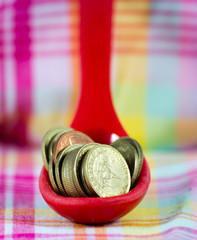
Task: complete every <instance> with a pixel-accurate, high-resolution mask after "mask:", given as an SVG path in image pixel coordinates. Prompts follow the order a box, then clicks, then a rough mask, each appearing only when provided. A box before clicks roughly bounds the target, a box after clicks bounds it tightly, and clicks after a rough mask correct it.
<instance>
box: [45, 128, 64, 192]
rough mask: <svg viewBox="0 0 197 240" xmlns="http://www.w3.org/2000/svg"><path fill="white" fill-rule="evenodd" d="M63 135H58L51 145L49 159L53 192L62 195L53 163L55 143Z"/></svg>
mask: <svg viewBox="0 0 197 240" xmlns="http://www.w3.org/2000/svg"><path fill="white" fill-rule="evenodd" d="M61 135H62V132H61V133H59V134H56V135H55V136H54V137H53V138H52V139H51V141H50V143H49V149H48V158H49V180H50V183H51V185H52V188H53V190H54V191H55V192H56V193H57V194H59V195H61V193H60V190H59V188H58V186H57V183H56V179H55V166H54V162H53V146H54V143H55V142H56V141H57V139H58V138H59V137H60V136H61Z"/></svg>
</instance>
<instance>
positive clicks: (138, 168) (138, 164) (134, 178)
mask: <svg viewBox="0 0 197 240" xmlns="http://www.w3.org/2000/svg"><path fill="white" fill-rule="evenodd" d="M120 141H125V142H128V143H129V144H130V145H131V146H133V147H134V148H135V149H136V151H137V156H138V157H136V159H135V166H134V171H133V174H132V184H134V183H135V182H136V181H137V180H138V178H139V176H140V173H141V170H142V165H143V151H142V148H141V146H140V144H139V143H138V142H137V141H136V140H135V139H133V138H130V137H121V138H119V139H118V140H116V141H115V142H114V143H113V144H116V142H119V143H120Z"/></svg>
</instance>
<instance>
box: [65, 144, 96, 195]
mask: <svg viewBox="0 0 197 240" xmlns="http://www.w3.org/2000/svg"><path fill="white" fill-rule="evenodd" d="M96 145H98V143H89V144H86V145H84V146H82V147H81V148H78V149H76V150H74V151H72V152H70V153H69V154H68V156H67V161H66V162H65V165H64V167H65V169H64V171H66V170H67V174H68V175H70V176H69V180H70V181H69V184H68V186H67V188H66V189H67V192H68V194H69V196H75V197H87V196H88V194H87V193H86V192H85V191H84V187H83V185H82V180H81V160H82V158H83V156H84V155H85V154H86V153H87V152H88V151H89V150H90V149H92V148H93V147H95V146H96Z"/></svg>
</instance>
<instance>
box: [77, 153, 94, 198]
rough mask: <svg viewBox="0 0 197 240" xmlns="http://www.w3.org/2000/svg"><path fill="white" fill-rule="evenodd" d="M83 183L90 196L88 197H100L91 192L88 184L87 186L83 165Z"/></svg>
mask: <svg viewBox="0 0 197 240" xmlns="http://www.w3.org/2000/svg"><path fill="white" fill-rule="evenodd" d="M83 158H84V157H83ZM82 162H83V159H82ZM81 183H82V186H83V187H84V189H85V191H86V193H87V194H88V197H98V195H97V194H96V193H95V192H91V190H90V189H89V188H88V184H87V182H86V179H85V173H84V167H83V164H82V167H81Z"/></svg>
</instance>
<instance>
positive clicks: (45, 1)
mask: <svg viewBox="0 0 197 240" xmlns="http://www.w3.org/2000/svg"><path fill="white" fill-rule="evenodd" d="M66 2H70V0H56V1H54V0H42V1H40V0H34V1H33V4H34V5H35V4H38V5H43V4H49V3H50V4H59V3H66ZM12 5H13V4H12V3H6V4H4V6H1V7H0V10H4V8H9V7H12ZM20 5H25V6H26V1H25V0H23V1H20Z"/></svg>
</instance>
